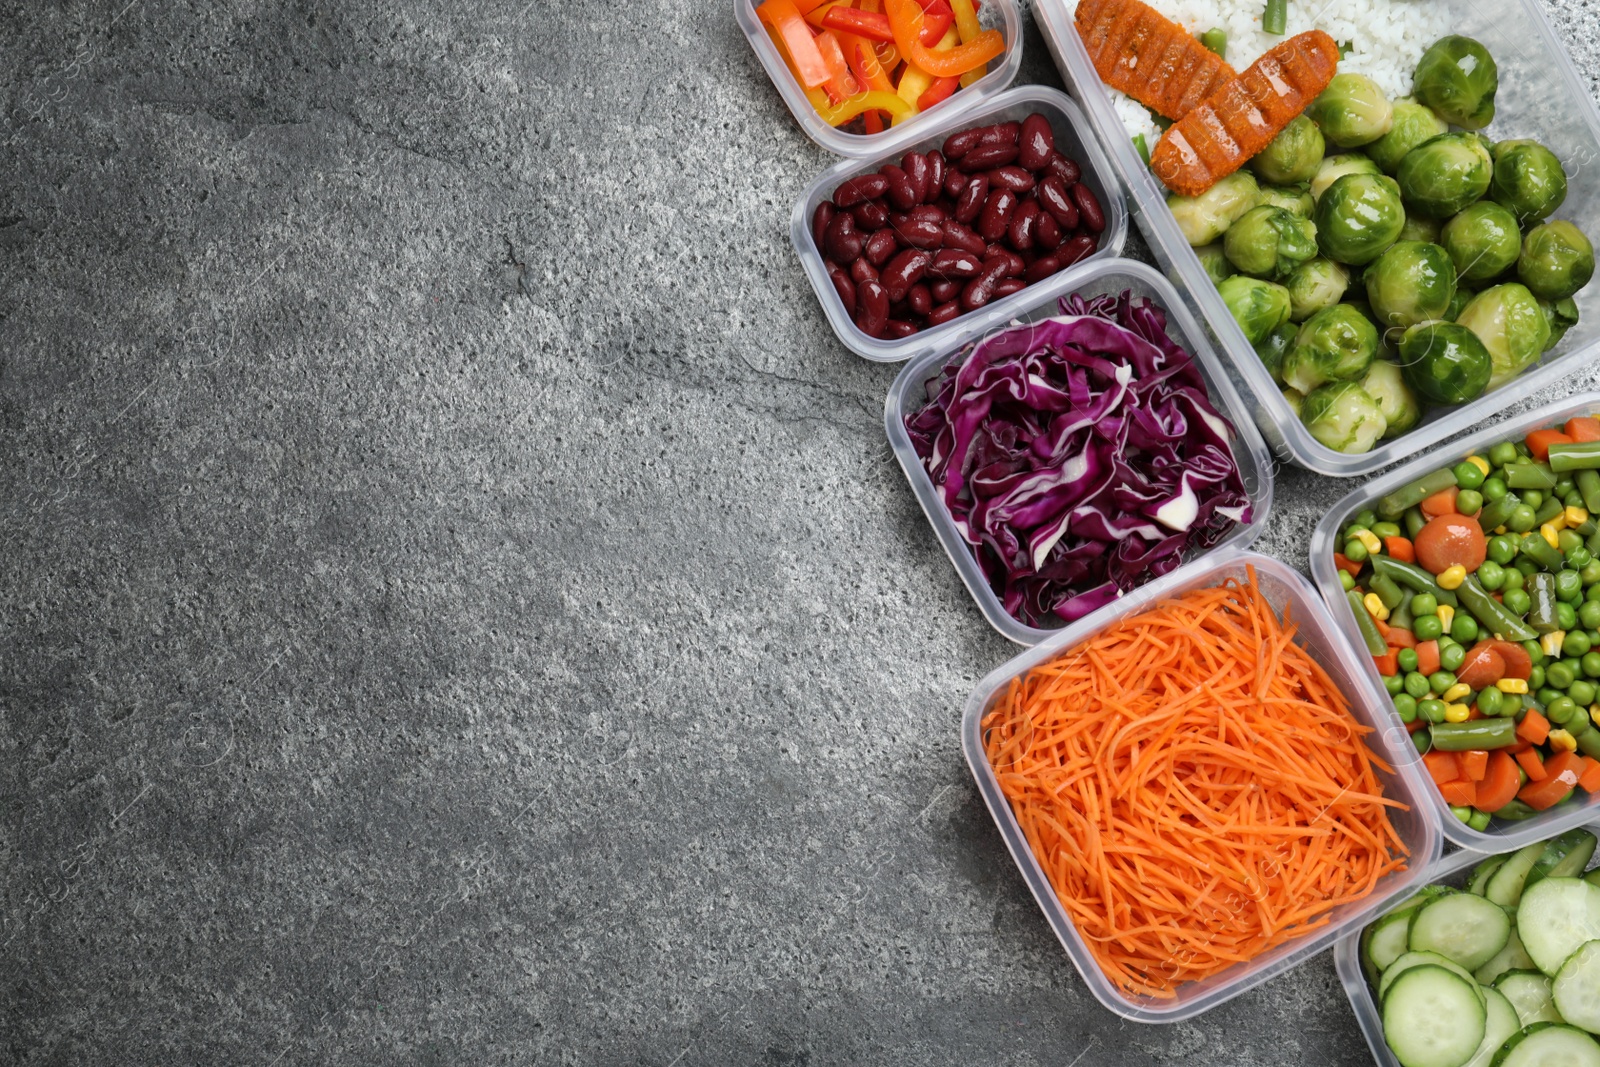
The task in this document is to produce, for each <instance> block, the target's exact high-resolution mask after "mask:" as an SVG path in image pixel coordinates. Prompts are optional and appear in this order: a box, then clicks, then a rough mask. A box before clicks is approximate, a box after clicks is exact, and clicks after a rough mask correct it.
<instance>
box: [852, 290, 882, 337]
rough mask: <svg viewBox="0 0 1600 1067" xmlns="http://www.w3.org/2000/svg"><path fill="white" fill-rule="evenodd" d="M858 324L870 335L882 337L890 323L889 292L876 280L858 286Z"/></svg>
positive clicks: (862, 330) (863, 331)
mask: <svg viewBox="0 0 1600 1067" xmlns="http://www.w3.org/2000/svg"><path fill="white" fill-rule="evenodd" d="M856 325H857V326H858V327H860V329H861V332H862V333H864V334H866V335H867V336H868V337H882V336H883V332H884V330H885V329H886V328H887V327H888V325H889V294H887V293H885V292H884V291H883V286H881V285H879V284H878V283H877V282H876V281H870V282H863V283H861V284H860V285H858V286H856Z"/></svg>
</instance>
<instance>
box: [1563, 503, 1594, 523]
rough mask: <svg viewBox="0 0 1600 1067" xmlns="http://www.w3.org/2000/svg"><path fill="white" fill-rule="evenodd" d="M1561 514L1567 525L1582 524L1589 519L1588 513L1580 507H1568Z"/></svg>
mask: <svg viewBox="0 0 1600 1067" xmlns="http://www.w3.org/2000/svg"><path fill="white" fill-rule="evenodd" d="M1562 514H1563V515H1565V516H1566V519H1567V525H1568V526H1582V525H1583V524H1584V523H1585V522H1587V521H1589V513H1588V512H1587V511H1585V510H1583V509H1582V508H1574V507H1569V508H1568V509H1567V510H1566V511H1564V512H1562Z"/></svg>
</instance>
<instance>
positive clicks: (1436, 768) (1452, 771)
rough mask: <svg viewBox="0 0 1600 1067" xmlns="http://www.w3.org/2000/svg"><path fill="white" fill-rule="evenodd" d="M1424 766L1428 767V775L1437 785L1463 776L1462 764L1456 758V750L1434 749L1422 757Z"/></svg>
mask: <svg viewBox="0 0 1600 1067" xmlns="http://www.w3.org/2000/svg"><path fill="white" fill-rule="evenodd" d="M1422 763H1423V766H1425V767H1427V768H1428V777H1429V778H1432V779H1433V780H1434V783H1435V784H1437V785H1444V783H1446V782H1453V781H1455V780H1456V779H1457V778H1460V777H1461V764H1460V762H1459V761H1458V760H1457V759H1456V754H1455V753H1454V752H1441V751H1440V750H1439V749H1434V750H1433V751H1431V752H1429V753H1428V754H1427V755H1426V756H1423V757H1422Z"/></svg>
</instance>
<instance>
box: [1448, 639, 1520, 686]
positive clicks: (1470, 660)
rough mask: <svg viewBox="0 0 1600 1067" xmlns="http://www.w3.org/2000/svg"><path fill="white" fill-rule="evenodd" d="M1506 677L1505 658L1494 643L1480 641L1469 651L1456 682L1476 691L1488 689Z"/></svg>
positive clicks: (1457, 672)
mask: <svg viewBox="0 0 1600 1067" xmlns="http://www.w3.org/2000/svg"><path fill="white" fill-rule="evenodd" d="M1519 651H1520V650H1519ZM1505 676H1506V661H1505V658H1504V657H1503V656H1501V655H1500V653H1499V651H1497V650H1496V648H1495V646H1494V642H1493V641H1479V642H1478V643H1477V644H1475V645H1473V646H1472V647H1471V648H1469V649H1467V658H1466V659H1464V660H1462V661H1461V669H1460V670H1458V671H1456V681H1458V682H1461V683H1463V684H1464V685H1467V686H1470V687H1471V688H1472V689H1474V690H1477V689H1487V688H1489V687H1490V686H1491V685H1493V684H1494V683H1496V682H1498V681H1499V680H1500V679H1502V678H1504V677H1505Z"/></svg>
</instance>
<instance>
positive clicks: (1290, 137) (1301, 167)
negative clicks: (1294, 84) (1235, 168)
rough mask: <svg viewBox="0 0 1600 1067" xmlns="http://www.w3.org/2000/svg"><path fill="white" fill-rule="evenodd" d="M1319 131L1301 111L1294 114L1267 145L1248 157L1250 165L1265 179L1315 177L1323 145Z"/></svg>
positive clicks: (1292, 180) (1281, 182) (1304, 179)
mask: <svg viewBox="0 0 1600 1067" xmlns="http://www.w3.org/2000/svg"><path fill="white" fill-rule="evenodd" d="M1326 147H1327V146H1326V145H1325V144H1324V142H1323V140H1322V131H1321V130H1319V129H1317V124H1316V123H1314V122H1312V121H1311V120H1310V119H1308V118H1307V117H1306V116H1304V115H1296V116H1295V117H1294V118H1293V119H1291V120H1290V121H1289V125H1287V126H1285V127H1284V128H1283V130H1282V131H1281V132H1279V134H1278V136H1276V137H1274V138H1273V139H1272V140H1270V141H1268V142H1267V147H1265V148H1263V149H1262V150H1261V151H1259V152H1257V153H1256V154H1255V156H1254V158H1252V159H1251V160H1250V169H1251V170H1253V171H1255V172H1256V177H1258V178H1260V179H1261V180H1262V181H1264V182H1273V183H1275V184H1278V185H1293V184H1294V183H1295V182H1308V181H1310V180H1311V179H1312V178H1314V177H1316V174H1317V167H1319V166H1321V164H1322V153H1323V152H1324V150H1325V149H1326Z"/></svg>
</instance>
